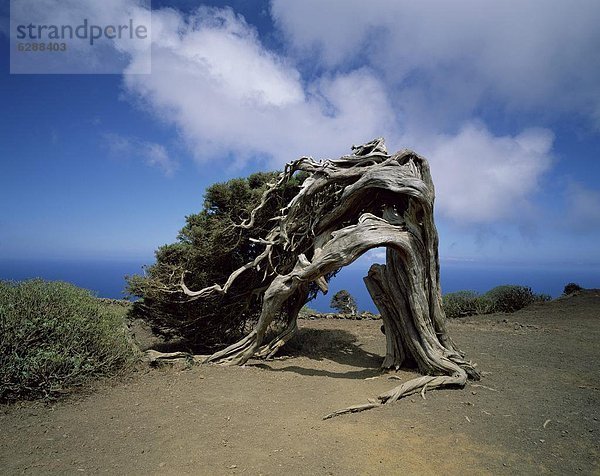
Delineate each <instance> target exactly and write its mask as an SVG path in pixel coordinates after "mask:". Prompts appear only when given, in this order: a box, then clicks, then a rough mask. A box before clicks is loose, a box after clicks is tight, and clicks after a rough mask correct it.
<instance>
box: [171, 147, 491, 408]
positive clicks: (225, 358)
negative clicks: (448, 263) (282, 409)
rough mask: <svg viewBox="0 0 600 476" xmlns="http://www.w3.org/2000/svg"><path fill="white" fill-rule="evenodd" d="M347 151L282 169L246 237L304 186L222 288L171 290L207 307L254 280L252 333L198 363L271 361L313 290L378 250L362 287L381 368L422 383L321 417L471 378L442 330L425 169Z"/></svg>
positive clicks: (374, 153)
mask: <svg viewBox="0 0 600 476" xmlns="http://www.w3.org/2000/svg"><path fill="white" fill-rule="evenodd" d="M352 150H353V153H352V154H351V155H348V156H344V157H341V158H340V159H338V160H325V161H319V162H317V161H314V160H313V159H312V158H309V157H302V158H300V159H298V160H295V161H292V162H290V163H288V164H287V165H286V167H285V170H284V172H283V173H282V174H281V175H280V176H279V178H278V180H277V181H276V183H273V184H272V185H270V186H269V187H268V188H267V189H266V191H265V192H264V194H263V196H262V200H261V202H260V204H259V205H258V206H257V207H256V208H255V209H254V210H253V211H252V213H251V214H250V217H249V219H247V220H246V221H244V222H243V223H241V224H239V225H236V226H238V227H239V228H240V229H245V230H249V229H252V228H253V227H254V226H255V217H256V215H257V214H258V213H260V211H261V210H262V209H263V208H265V207H266V206H267V205H268V204H269V203H270V200H271V198H272V197H273V196H275V195H277V193H276V192H277V191H278V190H281V189H282V188H283V187H285V185H286V184H287V183H288V182H290V180H292V178H293V177H294V174H296V173H299V172H301V173H304V174H307V178H306V179H305V180H304V182H303V184H302V186H301V188H300V189H299V191H298V192H297V194H296V195H295V196H294V197H293V198H292V199H291V200H290V201H289V203H288V204H287V205H286V206H285V207H284V208H283V209H281V211H280V213H279V215H278V216H276V217H274V218H273V226H272V228H271V229H270V230H269V231H268V232H267V233H265V234H264V236H263V237H262V238H260V239H255V240H254V242H255V243H257V244H258V245H260V246H262V247H263V249H262V252H260V254H258V255H257V256H256V258H255V259H254V260H252V261H251V262H248V263H246V264H245V265H243V266H242V267H240V268H239V269H237V270H236V271H234V272H233V273H232V274H231V275H230V276H229V279H228V280H227V281H226V282H225V283H224V284H223V285H219V284H215V285H212V286H209V287H205V288H203V289H200V290H197V291H193V290H191V289H189V288H188V287H187V286H186V284H185V282H184V278H185V273H183V274H182V277H181V281H180V282H179V289H180V291H181V292H183V294H185V296H187V298H188V299H191V300H195V299H205V298H210V297H214V296H215V295H224V294H227V292H228V290H229V289H230V288H231V287H232V286H233V285H234V283H235V282H236V280H237V279H238V278H239V277H240V276H242V275H243V274H244V273H247V272H250V271H251V272H254V273H256V272H260V273H262V279H261V280H259V282H257V283H256V292H257V293H258V294H259V295H260V296H261V298H262V309H261V313H260V317H259V319H258V322H257V324H256V326H255V327H254V329H253V330H252V331H251V332H250V333H249V334H248V335H247V336H246V337H244V338H243V339H241V340H240V341H239V342H236V343H235V344H233V345H230V346H229V347H227V348H225V349H223V350H221V351H219V352H216V353H214V354H213V355H211V356H210V357H208V359H207V360H206V362H212V363H219V364H226V365H241V364H244V363H245V362H246V361H248V359H250V358H251V357H270V356H272V355H274V354H275V353H276V352H277V350H278V349H279V348H281V347H282V346H283V345H284V344H285V343H286V342H287V341H288V340H289V339H290V338H291V336H292V335H293V334H294V332H295V331H296V329H297V324H296V320H297V317H298V312H299V311H300V309H301V308H302V306H303V305H304V304H305V302H306V300H307V297H308V293H309V289H310V286H311V285H312V283H315V284H316V285H317V286H319V288H321V290H323V291H324V292H326V291H327V280H326V278H327V277H328V276H330V275H331V274H332V273H334V272H336V271H337V270H339V269H340V268H342V267H344V266H346V265H348V264H350V263H352V262H353V261H355V260H356V259H357V258H358V257H359V256H361V255H362V254H363V253H365V252H366V251H367V250H369V249H372V248H376V247H385V248H386V250H387V258H386V264H385V265H373V266H372V267H371V269H370V270H369V272H368V276H366V277H365V278H364V281H365V284H366V286H367V288H368V291H369V293H370V294H371V297H372V298H373V301H374V302H375V304H376V305H377V307H378V309H379V310H380V312H381V315H382V318H383V322H384V326H385V336H386V341H387V344H386V345H387V351H386V356H385V358H384V360H383V364H382V367H383V368H384V369H391V368H393V369H398V368H400V366H401V365H403V364H405V363H409V362H410V363H412V364H414V365H416V366H417V368H418V369H419V371H420V372H421V373H422V374H423V376H422V377H419V378H416V379H413V380H411V381H409V382H406V383H403V384H402V385H399V386H398V387H396V388H394V389H392V390H391V391H389V392H387V393H385V394H383V395H380V396H379V397H378V399H377V401H376V402H373V403H368V404H365V405H357V406H355V407H350V408H346V409H343V410H339V411H337V412H334V413H332V414H330V415H328V416H327V417H331V416H335V415H339V414H342V413H347V412H354V411H361V410H365V409H368V408H373V407H376V406H379V405H382V404H385V403H390V402H393V401H395V400H397V399H399V398H401V397H403V396H406V395H409V394H412V393H415V392H418V391H421V392H424V391H425V390H426V389H434V388H438V387H442V386H464V385H465V383H466V381H467V378H469V377H470V378H473V379H478V378H479V373H478V372H477V370H476V369H475V368H474V365H473V364H472V363H470V362H467V361H466V360H464V358H463V354H462V353H461V352H460V351H459V350H458V349H457V348H456V346H455V345H454V343H453V341H452V339H451V338H450V336H449V335H448V332H447V329H446V324H445V315H444V311H443V309H442V300H441V291H440V282H439V260H438V235H437V231H436V228H435V224H434V220H433V203H434V187H433V182H432V179H431V174H430V170H429V165H428V163H427V161H426V160H425V159H424V158H423V157H421V156H419V155H417V154H416V153H414V152H412V151H409V150H403V151H401V152H398V153H396V154H394V155H390V154H388V152H387V150H386V148H385V145H384V141H383V139H376V140H374V141H372V142H369V143H367V144H364V145H362V146H358V147H353V148H352ZM282 314H283V315H285V317H286V320H287V327H286V328H285V330H284V331H283V332H282V333H281V334H280V335H279V336H277V337H276V338H275V339H273V340H272V341H270V342H267V343H266V344H264V343H263V339H264V336H265V332H266V330H267V328H268V326H269V324H270V323H271V322H272V320H273V319H274V318H276V317H278V316H281V315H282ZM327 417H326V418H327Z"/></svg>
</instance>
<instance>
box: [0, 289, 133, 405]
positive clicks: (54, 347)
mask: <svg viewBox="0 0 600 476" xmlns="http://www.w3.org/2000/svg"><path fill="white" fill-rule="evenodd" d="M124 314H125V310H124V308H123V307H121V306H115V305H110V304H105V303H102V302H101V301H100V300H98V299H96V298H95V297H93V296H92V295H91V294H90V292H89V291H86V290H84V289H80V288H77V287H75V286H73V285H71V284H68V283H63V282H47V281H43V280H39V279H36V280H30V281H24V282H9V281H0V401H2V402H7V401H14V400H18V399H34V398H44V397H51V396H53V395H55V394H57V393H60V392H61V391H63V390H65V389H68V388H70V387H73V386H77V385H81V384H84V383H86V382H88V381H89V380H90V379H92V378H96V377H100V376H110V375H114V374H115V373H117V372H118V371H119V370H120V369H123V368H124V367H125V366H127V365H128V364H131V363H132V362H133V361H134V359H135V355H136V354H135V350H134V348H133V346H132V345H131V343H130V341H129V338H128V336H127V332H126V329H125V327H124V325H123V316H124Z"/></svg>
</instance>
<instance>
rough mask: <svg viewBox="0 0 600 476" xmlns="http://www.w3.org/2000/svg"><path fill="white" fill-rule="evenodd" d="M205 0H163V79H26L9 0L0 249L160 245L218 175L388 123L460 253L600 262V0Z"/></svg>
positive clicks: (120, 252) (0, 81) (448, 257)
mask: <svg viewBox="0 0 600 476" xmlns="http://www.w3.org/2000/svg"><path fill="white" fill-rule="evenodd" d="M44 1H45V2H46V3H48V2H50V3H51V2H52V1H54V0H44ZM65 1H71V0H65ZM132 1H133V0H111V1H110V2H100V1H98V4H99V5H102V8H114V9H117V10H118V9H119V8H125V7H127V6H128V5H130V4H131V3H132ZM198 6H199V3H198V2H195V1H191V0H188V1H176V0H173V1H167V0H163V1H157V0H155V1H154V2H153V5H152V7H153V12H152V73H151V74H149V75H133V74H128V72H127V69H125V70H124V71H123V73H122V74H114V75H85V74H81V75H79V74H64V75H11V74H9V53H10V45H9V39H8V33H7V32H8V29H9V28H8V15H9V9H8V2H3V3H2V8H1V9H0V15H1V16H2V19H1V23H0V25H1V29H2V30H1V31H2V33H1V34H0V48H1V51H2V63H1V65H0V68H1V71H0V98H1V104H2V113H1V115H0V158H1V159H0V160H1V162H0V200H1V203H2V208H1V209H0V258H28V259H42V258H52V259H71V260H76V259H91V258H93V259H131V260H145V259H148V260H150V259H151V257H152V253H153V251H154V249H156V248H157V247H158V246H160V245H162V244H164V243H168V242H172V241H174V239H175V237H176V234H177V231H178V230H179V228H180V227H181V226H182V225H183V223H184V217H185V215H187V214H190V213H194V212H197V211H198V210H199V209H200V207H201V205H202V194H203V190H204V189H205V187H206V186H207V185H209V184H211V183H213V182H215V181H223V180H227V179H229V178H232V177H236V176H243V175H247V174H248V173H250V172H253V171H257V170H270V169H278V168H281V166H282V165H283V164H284V163H285V162H286V161H288V160H292V159H295V158H297V157H299V156H300V155H312V156H314V157H317V158H326V157H333V158H337V157H339V156H340V155H342V154H345V153H347V152H348V151H349V147H350V146H351V145H352V144H356V143H362V142H366V141H368V140H370V139H373V138H374V137H377V136H384V137H385V138H386V142H387V145H388V149H389V150H390V151H395V150H399V149H401V148H405V147H408V148H412V149H414V150H415V151H417V152H419V153H421V154H423V155H425V156H426V157H427V158H428V159H429V160H430V163H431V167H432V172H433V176H434V181H435V184H436V190H437V201H436V214H437V216H436V220H437V224H438V229H439V232H440V239H441V241H440V255H441V258H442V262H467V263H469V262H481V263H495V264H519V265H520V266H528V265H530V266H539V265H541V264H544V265H552V266H557V267H559V266H564V265H580V266H589V267H597V266H599V265H600V251H599V247H598V241H599V238H600V187H599V182H600V55H598V54H597V51H598V48H599V47H600V29H598V27H597V25H598V24H600V3H598V2H597V1H585V0H582V1H578V2H567V1H554V0H552V1H525V2H472V1H464V0H459V1H456V2H445V1H437V2H436V1H433V2H404V1H384V0H381V1H378V2H368V3H367V2H363V1H359V0H348V1H345V2H334V1H331V2H326V1H320V0H319V1H317V0H306V1H302V2H287V1H283V0H273V1H270V2H269V1H262V2H260V1H253V2H243V1H241V0H238V1H232V2H210V3H206V4H204V5H203V6H201V7H200V8H198ZM565 25H568V26H569V27H568V28H565ZM130 61H131V64H133V63H134V62H135V61H136V57H135V52H133V53H131V58H130ZM376 256H377V253H373V254H372V256H371V257H367V258H365V260H366V261H369V260H371V259H374V258H375V257H376Z"/></svg>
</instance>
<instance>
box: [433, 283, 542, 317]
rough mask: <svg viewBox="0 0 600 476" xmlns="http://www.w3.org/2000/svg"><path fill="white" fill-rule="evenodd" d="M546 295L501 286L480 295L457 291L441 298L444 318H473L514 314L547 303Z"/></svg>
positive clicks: (525, 288)
mask: <svg viewBox="0 0 600 476" xmlns="http://www.w3.org/2000/svg"><path fill="white" fill-rule="evenodd" d="M551 300H552V297H551V296H549V295H547V294H534V293H533V291H532V290H531V288H529V287H527V286H517V285H502V286H497V287H495V288H493V289H491V290H489V291H488V292H487V293H485V294H483V295H481V294H479V293H477V292H475V291H458V292H455V293H448V294H446V295H444V296H443V298H442V303H443V307H444V312H445V313H446V317H448V318H450V319H453V318H457V317H466V316H474V315H479V314H491V313H493V312H515V311H518V310H519V309H523V308H524V307H525V306H528V305H529V304H532V303H534V302H548V301H551Z"/></svg>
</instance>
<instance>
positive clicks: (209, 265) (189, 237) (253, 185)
mask: <svg viewBox="0 0 600 476" xmlns="http://www.w3.org/2000/svg"><path fill="white" fill-rule="evenodd" d="M278 176H279V174H278V173H276V172H270V173H255V174H252V175H250V176H249V177H247V178H238V179H232V180H229V181H227V182H224V183H216V184H213V185H211V186H210V187H208V188H207V189H206V193H205V196H204V205H203V207H202V210H200V212H199V213H196V214H192V215H189V216H187V217H186V223H185V226H184V227H183V228H182V229H181V231H180V232H179V235H178V237H177V241H176V242H175V243H172V244H169V245H165V246H162V247H160V248H159V249H158V250H157V251H156V263H154V264H153V265H151V266H148V267H146V269H145V273H144V275H143V276H142V275H134V276H129V277H128V278H127V282H128V288H127V290H128V293H129V294H130V295H131V296H136V297H139V298H140V299H138V300H137V301H136V302H135V304H134V305H133V310H132V314H131V317H132V318H139V319H142V320H143V321H145V322H146V323H148V324H149V325H150V326H151V327H152V330H153V331H154V332H156V333H158V334H160V335H162V336H164V337H165V338H167V339H176V340H180V341H184V342H185V347H186V348H191V349H193V350H194V351H195V352H197V353H212V352H214V351H215V350H216V349H218V348H220V347H222V346H224V345H227V344H230V343H232V342H235V341H236V340H238V339H239V338H240V337H242V336H243V335H244V334H246V333H247V332H248V329H249V327H251V326H253V325H254V324H255V323H256V321H257V320H258V318H259V316H260V313H261V310H262V296H261V295H260V294H257V293H256V289H257V288H259V287H264V288H265V289H266V287H267V285H268V284H269V283H270V281H271V280H272V279H273V276H274V274H273V273H271V274H268V273H267V272H266V271H267V270H265V269H264V268H263V269H260V270H258V269H254V268H250V269H247V270H246V271H245V272H244V273H242V274H241V275H240V276H239V277H238V278H237V279H236V280H235V281H234V282H233V284H232V286H231V287H230V288H229V291H228V292H227V293H225V294H213V295H211V296H209V297H206V298H202V299H189V298H188V297H187V296H185V295H184V294H183V293H182V292H181V288H180V286H179V283H180V282H181V279H182V276H183V277H184V278H185V284H186V285H187V286H188V288H190V289H192V290H199V289H203V288H205V287H208V286H213V285H214V284H219V285H223V284H224V283H225V282H226V281H227V279H228V278H229V276H230V274H231V273H232V272H234V271H235V270H237V269H239V268H240V267H241V266H244V265H245V264H247V263H248V262H251V261H253V260H254V259H255V258H256V257H257V256H259V255H260V254H261V253H262V252H263V251H264V249H265V246H264V245H263V244H260V243H257V240H260V239H262V238H264V234H265V232H266V231H267V230H269V229H271V227H272V226H273V218H274V217H277V216H278V215H280V213H281V209H282V208H283V207H284V206H285V205H286V204H287V203H288V202H289V201H290V200H291V198H292V197H293V196H295V194H296V193H297V192H298V189H299V187H300V185H301V184H302V182H303V181H304V179H305V176H304V175H303V174H301V173H298V174H296V175H294V177H293V178H292V179H291V180H290V181H289V182H287V184H286V185H285V187H284V188H283V189H282V190H277V191H276V192H273V193H271V194H270V195H269V196H268V198H267V200H266V202H265V203H264V206H263V207H262V208H261V209H260V210H259V211H258V213H256V215H255V216H254V227H252V228H250V229H248V228H243V227H239V226H237V225H239V224H240V223H241V222H243V221H244V220H246V219H249V218H250V216H251V213H252V210H253V209H254V208H255V207H257V205H258V204H259V203H261V200H262V198H263V194H264V192H265V191H266V190H267V189H268V188H269V183H271V182H273V181H276V180H277V178H278ZM272 252H273V257H274V258H273V259H274V260H275V261H274V262H275V263H278V264H277V266H276V267H277V272H278V273H281V274H286V273H288V272H290V271H291V270H292V269H293V267H294V265H295V263H296V258H295V256H294V254H293V253H291V252H289V250H285V249H283V248H281V247H278V248H277V247H276V249H274V250H273V251H272ZM326 279H329V276H326ZM310 286H311V290H310V297H314V296H315V295H316V293H317V291H318V288H317V286H316V285H314V284H311V285H310ZM283 318H284V320H285V316H283Z"/></svg>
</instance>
